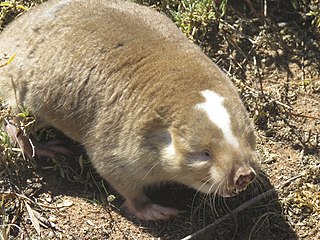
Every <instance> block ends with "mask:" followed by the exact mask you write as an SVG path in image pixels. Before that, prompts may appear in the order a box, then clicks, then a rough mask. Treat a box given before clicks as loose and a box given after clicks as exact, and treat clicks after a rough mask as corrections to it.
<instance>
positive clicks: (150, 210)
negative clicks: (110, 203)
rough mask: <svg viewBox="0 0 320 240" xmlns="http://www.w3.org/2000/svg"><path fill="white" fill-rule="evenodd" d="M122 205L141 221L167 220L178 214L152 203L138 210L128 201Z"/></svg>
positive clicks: (174, 210) (172, 209)
mask: <svg viewBox="0 0 320 240" xmlns="http://www.w3.org/2000/svg"><path fill="white" fill-rule="evenodd" d="M124 205H125V206H126V207H127V208H128V209H129V211H130V212H131V213H133V214H134V215H135V216H136V217H137V218H139V219H141V220H153V221H155V220H167V219H169V218H171V217H173V216H176V215H177V214H178V213H179V211H178V210H177V209H174V208H168V207H162V206H160V205H158V204H154V203H147V204H146V205H144V206H142V207H141V208H139V209H138V208H137V207H136V206H135V204H134V202H132V201H130V200H126V201H125V203H124Z"/></svg>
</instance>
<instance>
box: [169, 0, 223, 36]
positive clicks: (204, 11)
mask: <svg viewBox="0 0 320 240" xmlns="http://www.w3.org/2000/svg"><path fill="white" fill-rule="evenodd" d="M219 2H220V3H219ZM226 6H227V0H222V1H216V0H182V1H179V4H178V7H177V10H176V11H175V10H170V13H171V14H172V16H173V20H174V21H175V23H176V24H177V25H178V27H179V28H180V29H181V30H182V31H183V32H184V33H185V34H186V35H187V36H188V37H189V38H191V39H195V38H198V36H199V35H202V36H204V35H205V34H206V31H207V30H208V25H210V24H211V23H212V22H214V21H216V20H218V19H220V18H221V17H223V16H224V15H225V13H226Z"/></svg>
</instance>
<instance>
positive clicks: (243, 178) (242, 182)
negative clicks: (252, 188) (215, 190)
mask: <svg viewBox="0 0 320 240" xmlns="http://www.w3.org/2000/svg"><path fill="white" fill-rule="evenodd" d="M255 176H256V173H255V172H254V170H253V169H244V168H240V169H239V170H238V171H237V172H236V177H235V185H236V187H237V188H238V189H244V188H245V187H246V186H247V185H248V184H249V183H251V182H252V181H253V179H254V178H255Z"/></svg>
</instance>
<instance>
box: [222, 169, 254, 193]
mask: <svg viewBox="0 0 320 240" xmlns="http://www.w3.org/2000/svg"><path fill="white" fill-rule="evenodd" d="M255 177H256V171H255V170H254V169H253V168H252V167H247V166H243V167H239V168H238V169H236V170H235V171H233V173H232V174H230V175H229V179H228V184H227V185H226V188H225V189H223V190H222V192H221V193H220V194H219V195H221V196H222V197H232V196H235V195H237V194H239V193H240V192H241V191H243V190H245V189H246V188H247V187H248V185H249V184H250V183H251V182H253V180H254V179H255Z"/></svg>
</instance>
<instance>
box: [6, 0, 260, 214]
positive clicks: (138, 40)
mask: <svg viewBox="0 0 320 240" xmlns="http://www.w3.org/2000/svg"><path fill="white" fill-rule="evenodd" d="M59 2H62V4H60V3H59ZM71 2H73V3H74V4H70V3H68V2H67V1H49V2H48V3H44V4H42V6H40V7H37V8H35V9H33V10H32V11H31V12H30V13H26V14H24V15H23V16H22V17H20V18H18V19H17V20H16V21H14V22H13V23H12V24H11V25H10V26H8V27H7V28H6V29H5V30H4V32H3V33H2V34H1V35H0V51H1V52H6V53H8V54H9V55H10V54H14V53H16V54H17V55H16V57H15V59H14V61H13V62H12V63H11V64H9V65H8V66H6V67H4V68H1V70H0V87H1V89H0V95H1V96H3V97H4V98H5V99H7V100H8V101H11V103H12V104H13V105H15V106H16V107H17V106H27V107H29V108H30V109H31V110H32V112H33V113H34V114H35V115H37V116H38V117H39V118H40V119H42V120H43V121H44V122H45V123H46V124H48V125H51V126H54V127H55V128H57V129H59V130H61V131H62V132H64V133H65V134H66V135H67V136H69V137H70V138H72V139H74V140H77V141H79V142H81V143H82V144H83V145H84V146H85V148H86V151H87V153H88V155H89V157H90V159H91V161H92V163H93V165H94V167H95V168H96V169H97V171H98V172H99V173H100V174H101V175H102V176H103V177H104V178H105V179H106V180H107V181H109V182H110V183H111V184H112V185H113V186H114V187H115V189H116V190H118V191H119V193H121V194H122V195H123V196H124V197H125V198H126V199H127V200H128V199H129V200H132V202H133V205H135V207H133V208H136V209H140V208H144V207H145V205H146V204H148V200H147V199H146V197H145V196H144V195H143V188H144V187H145V186H146V185H150V184H153V183H158V182H161V181H176V182H180V183H184V184H186V185H188V186H192V184H193V183H194V182H195V181H198V182H200V181H201V180H208V179H212V180H213V182H216V183H217V184H212V186H213V190H215V191H217V192H218V193H220V194H222V195H224V194H226V193H229V191H230V189H234V188H235V187H234V186H233V185H232V184H233V183H232V182H233V181H232V179H233V177H234V174H232V172H236V171H237V169H238V168H239V167H241V166H250V167H252V168H255V166H256V160H255V154H254V148H255V143H254V142H255V140H254V135H253V128H252V125H251V123H250V121H249V119H248V116H247V113H246V111H245V109H244V107H243V105H242V103H241V100H240V98H239V96H238V94H237V91H236V89H235V88H234V86H233V85H232V83H231V81H230V80H229V79H228V78H227V77H226V75H225V74H224V73H222V71H221V70H220V69H219V68H218V67H217V66H216V65H215V64H213V63H212V61H211V60H210V59H209V58H208V57H206V56H205V54H203V53H202V52H201V50H200V49H199V48H198V47H197V46H196V45H194V44H193V43H191V42H190V41H188V40H187V39H186V38H185V37H184V36H183V34H182V33H181V32H180V31H179V30H178V29H177V28H176V27H175V26H174V24H173V23H172V22H171V21H170V20H169V19H167V18H166V17H165V16H163V15H162V14H160V13H157V12H155V11H152V10H150V9H148V8H147V7H143V6H138V5H135V4H131V3H127V2H122V1H99V0H93V1H90V4H88V3H86V1H80V0H79V1H78V0H73V1H71ZM64 3H66V4H64ZM206 89H209V90H212V91H214V92H216V93H217V94H219V95H221V96H223V97H224V98H225V102H224V104H225V107H226V108H227V109H228V112H229V115H230V116H231V118H232V119H231V121H232V131H233V133H234V135H235V136H236V137H237V139H238V140H239V143H240V148H239V149H234V148H233V147H232V146H230V145H228V144H226V143H225V141H224V140H223V135H222V133H221V131H220V130H219V128H218V127H217V126H215V125H213V124H212V123H211V122H210V121H209V119H208V118H207V117H206V115H205V114H204V113H203V112H201V111H199V110H196V109H195V108H194V106H195V105H196V104H198V103H201V102H203V101H204V98H203V96H202V95H201V94H200V92H201V91H203V90H206ZM171 143H173V145H174V146H175V149H176V153H175V154H174V155H172V156H171V155H170V154H169V155H168V154H167V153H166V148H167V147H168V146H169V145H170V144H171ZM203 149H209V150H210V151H211V153H212V155H213V159H210V160H206V161H204V160H203V159H201V158H202V155H201V153H202V151H203ZM199 159H200V160H199ZM226 179H229V180H226ZM230 179H231V180H230ZM222 181H228V183H227V184H225V185H228V184H229V185H228V186H229V188H230V189H229V188H226V187H224V188H223V189H222V188H221V189H219V190H216V188H217V185H218V183H221V182H222ZM213 192H214V191H213ZM129 205H130V204H129ZM132 211H133V212H134V211H135V210H132ZM138 216H139V215H138ZM140 217H141V216H140ZM141 218H144V217H141ZM146 219H148V218H147V217H146ZM150 219H151V218H150Z"/></svg>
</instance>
